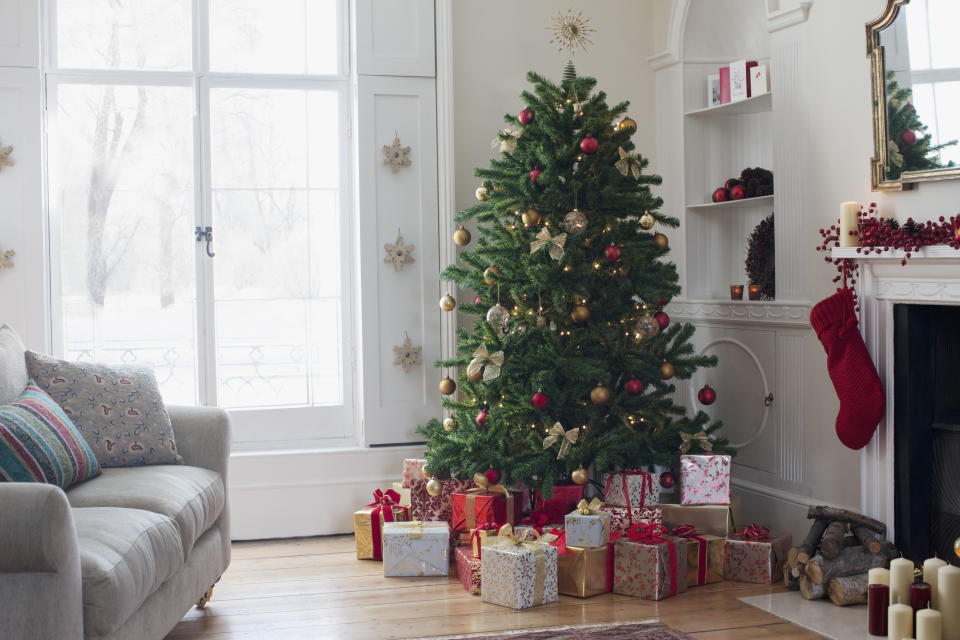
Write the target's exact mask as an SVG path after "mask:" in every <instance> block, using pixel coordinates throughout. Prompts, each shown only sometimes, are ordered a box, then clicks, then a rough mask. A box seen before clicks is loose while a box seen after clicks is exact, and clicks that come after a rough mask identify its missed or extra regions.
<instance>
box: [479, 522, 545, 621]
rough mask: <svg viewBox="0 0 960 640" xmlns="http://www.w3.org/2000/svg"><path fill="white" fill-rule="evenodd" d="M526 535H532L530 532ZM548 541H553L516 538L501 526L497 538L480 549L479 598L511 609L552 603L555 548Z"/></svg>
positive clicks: (507, 526) (505, 526)
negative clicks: (481, 557) (481, 551)
mask: <svg viewBox="0 0 960 640" xmlns="http://www.w3.org/2000/svg"><path fill="white" fill-rule="evenodd" d="M527 533H532V535H533V536H536V533H534V532H532V531H531V532H527ZM526 535H527V534H526V533H525V534H524V536H526ZM549 542H553V536H550V535H546V536H541V538H540V539H536V540H530V541H528V540H525V539H518V538H517V537H516V536H515V535H514V533H513V527H512V526H510V525H509V524H505V525H503V526H502V527H501V528H500V531H499V532H498V534H497V537H496V538H492V539H491V540H490V542H489V543H488V544H487V545H486V546H484V548H483V561H482V563H481V565H480V573H481V581H480V583H481V584H480V597H481V599H482V600H483V601H484V602H491V603H493V604H499V605H501V606H504V607H512V608H514V609H526V608H527V607H535V606H537V605H541V604H546V603H548V602H555V601H556V600H557V548H556V547H554V546H551V545H550V544H549Z"/></svg>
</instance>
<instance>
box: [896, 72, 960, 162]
mask: <svg viewBox="0 0 960 640" xmlns="http://www.w3.org/2000/svg"><path fill="white" fill-rule="evenodd" d="M912 94H913V92H912V91H911V90H910V89H906V88H903V87H901V86H900V85H899V84H898V83H897V81H896V80H895V76H894V72H893V71H890V72H888V73H887V180H897V179H898V178H899V177H900V174H901V173H903V172H904V171H924V170H927V169H940V168H942V167H949V166H953V163H952V162H950V163H948V164H944V163H943V162H942V161H941V160H940V153H939V152H940V150H941V149H943V148H944V147H949V146H951V145H955V144H957V141H956V140H950V141H949V142H945V143H943V144H938V145H934V144H932V142H933V136H931V135H930V134H929V133H927V125H925V124H923V122H922V121H921V120H920V116H918V115H917V110H916V108H914V106H913V104H912V103H911V102H910V99H911V96H912Z"/></svg>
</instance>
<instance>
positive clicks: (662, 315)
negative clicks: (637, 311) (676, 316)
mask: <svg viewBox="0 0 960 640" xmlns="http://www.w3.org/2000/svg"><path fill="white" fill-rule="evenodd" d="M653 319H654V320H656V321H657V324H658V325H660V330H661V331H662V330H664V329H666V328H667V327H669V326H670V316H668V315H667V314H666V312H664V311H657V312H656V313H655V314H653Z"/></svg>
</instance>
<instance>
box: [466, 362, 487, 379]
mask: <svg viewBox="0 0 960 640" xmlns="http://www.w3.org/2000/svg"><path fill="white" fill-rule="evenodd" d="M483 365H484V363H483V361H482V360H480V359H479V358H474V359H473V360H471V361H470V364H468V365H467V378H468V379H469V380H470V382H479V381H480V380H482V379H483Z"/></svg>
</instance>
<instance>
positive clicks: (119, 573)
mask: <svg viewBox="0 0 960 640" xmlns="http://www.w3.org/2000/svg"><path fill="white" fill-rule="evenodd" d="M73 519H74V523H75V524H76V527H77V541H78V543H79V547H80V573H81V576H82V580H83V629H84V635H85V636H87V637H91V636H105V635H107V634H110V633H112V632H113V631H115V630H116V629H117V628H118V627H119V626H120V625H121V624H123V623H124V622H125V621H126V620H127V618H129V617H130V616H131V615H132V614H133V613H134V612H135V611H136V610H137V609H139V608H140V605H142V604H143V603H144V601H145V600H146V599H147V598H148V597H149V596H150V595H151V594H152V593H153V592H154V591H156V590H157V588H158V587H159V586H160V585H161V584H163V582H164V581H165V580H167V578H169V577H171V576H172V575H174V574H175V573H176V572H177V571H179V570H180V567H182V566H183V548H182V547H181V546H180V533H179V532H178V531H177V525H176V523H175V522H174V521H173V520H171V519H170V518H168V517H167V516H164V515H160V514H158V513H151V512H150V511H141V510H139V509H118V508H111V507H90V508H83V509H73Z"/></svg>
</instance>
